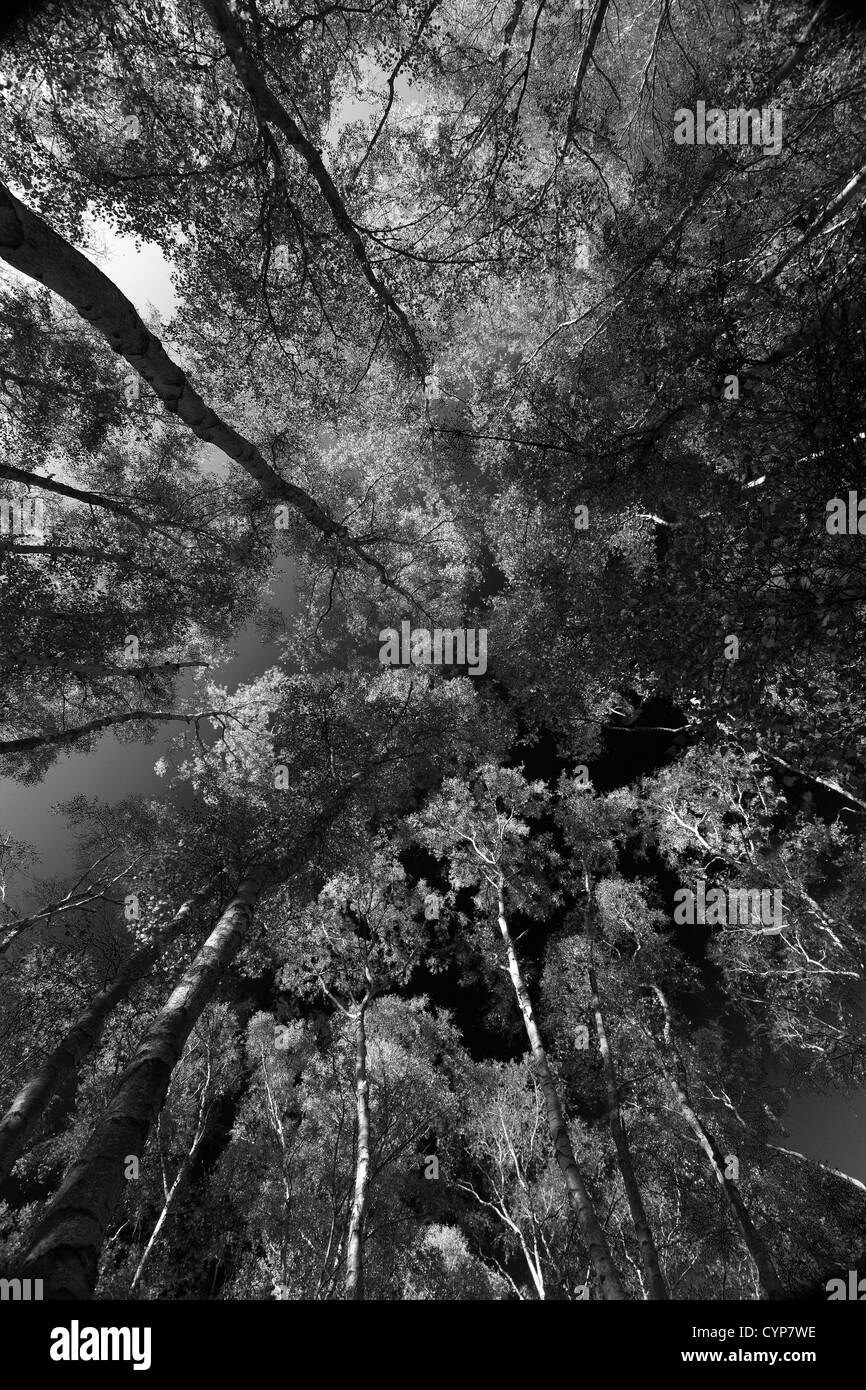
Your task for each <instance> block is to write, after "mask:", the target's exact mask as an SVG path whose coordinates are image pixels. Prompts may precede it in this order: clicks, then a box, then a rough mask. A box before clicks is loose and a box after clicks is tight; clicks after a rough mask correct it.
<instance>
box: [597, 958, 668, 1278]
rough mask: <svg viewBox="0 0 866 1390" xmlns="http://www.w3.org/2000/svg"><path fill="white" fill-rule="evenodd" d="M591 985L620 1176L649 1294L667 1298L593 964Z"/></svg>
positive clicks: (609, 1117)
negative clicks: (624, 1120)
mask: <svg viewBox="0 0 866 1390" xmlns="http://www.w3.org/2000/svg"><path fill="white" fill-rule="evenodd" d="M589 988H590V992H591V996H592V999H591V1002H592V1012H593V1016H594V1018H595V1031H596V1033H597V1035H598V1046H599V1049H600V1051H601V1063H602V1068H603V1071H604V1084H605V1089H606V1091H607V1118H608V1123H609V1125H610V1132H611V1135H612V1137H613V1143H614V1148H615V1149H616V1161H617V1164H618V1165H619V1171H620V1176H621V1177H622V1181H623V1186H624V1187H625V1191H626V1196H627V1197H628V1206H629V1211H630V1212H631V1219H632V1224H633V1225H634V1233H635V1236H636V1237H637V1244H638V1250H639V1251H640V1259H641V1264H642V1265H643V1268H644V1273H645V1274H646V1277H647V1284H648V1285H649V1296H650V1298H651V1299H667V1298H669V1297H670V1295H669V1294H668V1289H667V1285H666V1283H665V1281H664V1275H663V1274H662V1271H661V1266H660V1264H659V1257H658V1251H657V1250H656V1244H655V1241H654V1240H653V1234H652V1231H651V1230H650V1224H649V1221H648V1219H647V1214H646V1209H645V1207H644V1204H643V1197H642V1196H641V1190H640V1186H639V1184H638V1180H637V1177H636V1175H635V1171H634V1165H633V1163H632V1159H631V1150H630V1149H629V1143H628V1135H627V1133H626V1129H625V1125H624V1124H623V1119H622V1114H621V1111H620V1108H619V1086H618V1084H617V1078H616V1065H615V1063H614V1060H613V1054H612V1052H611V1050H610V1044H609V1043H608V1039H607V1030H606V1028H605V1026H604V1014H603V1013H602V1010H601V1000H600V998H599V993H598V980H597V979H596V974H595V970H594V969H593V968H592V967H591V966H590V969H589Z"/></svg>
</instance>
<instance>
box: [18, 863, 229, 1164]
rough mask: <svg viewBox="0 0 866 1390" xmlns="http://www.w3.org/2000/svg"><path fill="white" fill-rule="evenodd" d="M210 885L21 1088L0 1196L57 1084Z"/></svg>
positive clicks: (126, 970) (187, 904) (135, 958)
mask: <svg viewBox="0 0 866 1390" xmlns="http://www.w3.org/2000/svg"><path fill="white" fill-rule="evenodd" d="M213 884H214V880H213V879H211V880H210V882H208V883H206V884H205V885H204V886H203V887H202V888H200V889H199V890H198V892H197V893H194V894H193V896H192V897H191V898H188V899H187V901H186V902H185V903H184V904H183V906H182V907H180V908H178V910H177V912H176V913H175V915H174V917H173V918H172V920H171V921H170V922H169V923H167V925H166V926H165V927H164V928H163V929H162V931H161V932H159V933H158V934H157V936H156V937H155V938H154V940H153V941H152V942H151V944H150V945H149V946H146V947H144V949H143V950H141V951H136V953H135V955H134V956H133V957H132V958H131V960H129V961H127V963H126V965H125V966H124V967H123V969H122V970H121V971H119V973H118V974H117V975H116V976H115V978H114V979H113V980H112V982H111V984H110V985H107V986H106V988H105V989H103V990H101V991H100V993H99V994H97V995H96V997H95V999H92V1000H91V1002H90V1004H89V1005H88V1007H87V1008H86V1009H85V1011H84V1013H83V1014H80V1015H79V1017H78V1018H77V1019H76V1020H75V1022H74V1023H73V1025H72V1027H71V1028H70V1029H69V1031H68V1032H67V1033H66V1034H65V1035H64V1037H62V1038H61V1040H60V1042H59V1043H58V1044H57V1046H56V1047H55V1048H54V1050H53V1052H50V1053H49V1055H48V1056H47V1057H46V1059H45V1061H44V1062H43V1063H42V1065H41V1066H40V1067H39V1069H38V1070H37V1071H36V1072H35V1073H34V1075H33V1076H31V1077H30V1079H29V1081H27V1082H26V1084H25V1085H24V1086H22V1088H21V1090H20V1091H19V1092H18V1094H17V1096H16V1097H15V1099H14V1100H13V1102H12V1104H11V1105H10V1106H9V1109H8V1110H7V1111H6V1114H5V1115H4V1116H3V1118H2V1120H0V1190H2V1187H3V1184H4V1183H5V1182H6V1180H7V1178H8V1177H9V1174H10V1173H11V1171H12V1168H13V1167H14V1165H15V1163H16V1161H17V1159H18V1157H19V1155H20V1154H21V1151H22V1150H23V1148H24V1145H25V1144H26V1143H27V1141H28V1139H29V1138H30V1136H31V1134H32V1133H33V1131H34V1130H35V1128H36V1126H37V1125H38V1124H39V1121H40V1120H41V1119H42V1117H43V1115H44V1114H45V1110H46V1108H47V1106H48V1102H49V1101H50V1100H51V1097H52V1096H53V1095H55V1094H56V1092H57V1091H58V1090H59V1089H60V1087H61V1086H62V1085H63V1083H64V1082H65V1081H66V1080H68V1079H69V1078H70V1077H72V1076H74V1075H75V1073H76V1072H77V1071H78V1068H79V1067H80V1066H81V1063H82V1062H83V1061H84V1059H85V1057H87V1056H88V1054H89V1053H90V1052H92V1051H93V1048H94V1047H95V1046H96V1044H97V1042H98V1041H99V1036H100V1033H101V1032H102V1029H103V1026H104V1024H105V1020H106V1019H107V1018H108V1016H109V1014H110V1013H111V1011H112V1009H114V1007H115V1006H116V1005H117V1004H119V1003H120V1001H121V999H124V998H125V997H126V995H127V994H128V993H129V991H130V989H131V988H132V986H133V985H134V984H135V982H136V980H138V979H140V978H141V976H142V975H143V974H144V973H145V971H146V970H147V969H148V967H149V966H150V965H151V964H152V963H153V961H154V960H155V959H156V957H157V955H158V954H159V952H160V950H161V949H162V948H163V946H165V945H167V944H168V943H169V942H170V941H172V940H173V939H174V937H175V936H177V934H178V932H179V931H180V930H181V928H182V927H183V925H184V923H185V922H186V920H187V918H188V917H189V915H190V913H191V912H192V911H193V910H194V909H195V908H196V907H200V906H201V905H202V904H203V903H205V902H207V900H208V898H209V897H210V895H211V892H212V890H213Z"/></svg>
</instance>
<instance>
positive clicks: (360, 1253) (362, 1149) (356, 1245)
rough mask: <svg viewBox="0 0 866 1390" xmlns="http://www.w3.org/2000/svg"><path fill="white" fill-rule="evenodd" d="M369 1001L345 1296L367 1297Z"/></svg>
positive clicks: (358, 1089) (360, 1048) (359, 1038)
mask: <svg viewBox="0 0 866 1390" xmlns="http://www.w3.org/2000/svg"><path fill="white" fill-rule="evenodd" d="M366 1012H367V1001H366V1000H365V1001H364V1002H363V1003H362V1004H361V1005H360V1006H359V1008H358V1011H357V1013H356V1015H355V1106H356V1110H357V1130H358V1135H357V1146H356V1150H355V1194H354V1197H353V1199H352V1215H351V1218H350V1220H349V1240H348V1244H347V1247H346V1298H347V1299H362V1298H363V1297H364V1217H365V1216H366V1213H367V1188H368V1183H369V1177H370V1083H369V1081H368V1079H367V1028H366V1019H365V1015H366Z"/></svg>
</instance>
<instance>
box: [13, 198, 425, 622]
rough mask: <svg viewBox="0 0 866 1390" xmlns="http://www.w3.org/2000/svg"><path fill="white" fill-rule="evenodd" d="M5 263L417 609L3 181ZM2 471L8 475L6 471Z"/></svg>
mask: <svg viewBox="0 0 866 1390" xmlns="http://www.w3.org/2000/svg"><path fill="white" fill-rule="evenodd" d="M0 259H2V260H4V261H6V262H7V264H8V265H11V266H13V267H14V268H15V270H18V271H20V273H21V274H22V275H27V276H29V277H30V278H31V279H32V280H36V281H38V282H39V283H40V284H43V285H47V286H48V288H49V289H50V290H53V291H54V293H55V294H57V295H59V296H60V297H61V298H62V299H65V300H66V302H67V304H71V305H72V307H73V309H75V310H76V311H77V312H78V313H79V314H80V315H81V317H82V318H83V319H85V320H86V321H87V322H88V323H89V324H91V325H92V326H93V327H94V328H96V329H97V330H98V331H99V332H100V333H102V334H103V335H104V337H105V338H107V340H108V342H109V344H110V346H111V347H112V349H113V350H114V351H115V352H116V353H118V354H119V356H121V357H123V358H125V359H126V361H127V362H128V363H129V364H130V366H131V367H134V368H135V370H136V371H137V372H138V373H139V375H140V376H141V377H143V378H144V380H145V381H146V382H147V383H148V384H149V386H150V387H151V388H152V389H153V391H154V392H155V393H156V395H157V396H158V397H159V399H160V400H161V401H162V403H163V405H164V406H165V408H166V409H167V410H168V411H169V412H170V413H171V414H172V415H176V416H177V417H178V419H180V420H182V421H183V423H184V424H185V425H187V426H188V427H189V428H190V429H191V430H192V432H193V434H195V435H196V436H197V437H198V438H199V439H204V440H206V441H207V443H209V444H213V445H215V446H216V448H218V449H221V450H222V451H223V453H224V454H227V455H228V457H229V458H230V459H232V460H233V461H234V462H235V463H237V464H239V465H240V467H241V468H243V469H244V471H245V472H246V473H248V474H249V476H250V477H251V478H253V479H254V480H255V482H256V483H257V484H258V486H259V488H260V489H261V490H262V492H263V493H264V495H265V496H266V497H267V498H268V499H269V500H270V501H272V502H274V503H285V504H286V505H288V506H290V507H293V508H294V509H295V510H296V511H297V512H298V513H299V514H300V515H301V516H302V517H304V519H305V520H306V521H307V522H308V523H309V525H310V526H312V527H313V529H314V530H316V531H319V532H320V533H321V534H322V535H323V536H328V537H332V538H334V539H336V540H337V541H338V542H339V543H340V544H341V545H343V546H344V547H345V548H347V549H348V550H350V551H352V552H353V553H354V554H355V555H357V556H358V558H359V559H361V560H362V561H363V562H364V563H365V564H366V565H369V566H370V567H371V568H372V569H374V570H375V571H376V573H377V574H378V575H379V578H380V579H381V581H382V583H383V584H386V585H387V586H388V587H389V588H391V589H393V590H394V592H395V593H399V594H401V595H402V597H404V598H406V599H408V600H409V602H410V603H413V606H417V605H415V604H414V600H413V599H412V596H411V595H410V594H409V593H407V592H406V591H405V590H404V589H403V588H401V587H400V586H399V585H398V584H396V583H395V582H394V581H393V580H392V579H391V578H390V576H389V574H388V573H387V571H386V570H385V568H384V566H383V565H382V564H380V562H379V561H378V560H376V559H375V557H374V556H372V555H370V554H368V552H367V551H366V550H365V548H364V547H363V546H362V545H361V543H360V542H359V541H358V540H356V539H355V538H354V537H353V536H352V535H351V534H350V532H349V529H348V527H347V526H343V525H342V524H341V523H340V522H337V521H335V520H334V519H333V517H330V516H329V515H328V513H327V512H326V511H325V510H324V509H323V508H322V507H320V506H319V504H318V502H316V501H315V500H314V499H313V498H312V497H311V496H310V495H309V493H307V492H305V491H304V489H303V488H300V487H297V486H296V484H294V483H290V482H289V481H288V480H287V479H285V478H282V477H281V476H280V475H279V473H276V472H275V471H274V469H273V468H271V466H270V464H269V463H268V462H267V460H266V459H265V457H264V455H263V454H262V452H261V450H260V449H258V448H257V446H256V445H255V444H253V443H252V442H251V441H250V440H249V439H246V438H244V436H243V435H241V434H238V432H237V430H234V429H232V427H231V425H228V424H226V422H225V421H224V420H222V419H221V418H220V416H219V415H217V413H216V411H214V410H212V409H211V408H210V406H208V405H206V404H205V402H204V401H203V400H202V398H201V396H200V395H199V394H198V392H197V391H196V390H195V388H194V386H193V385H192V383H191V382H190V381H189V379H188V377H187V375H186V373H185V372H184V371H183V370H182V369H181V368H180V367H179V366H178V365H177V363H176V362H174V361H172V359H171V358H170V357H169V355H168V353H167V352H166V351H165V348H164V347H163V345H162V343H161V342H160V340H159V338H157V336H156V334H154V333H151V332H150V330H149V329H148V328H147V327H146V326H145V324H144V322H143V320H142V319H141V317H140V316H139V314H138V313H137V311H136V309H135V308H134V306H133V305H132V303H131V302H130V301H129V300H128V299H127V298H126V296H125V295H124V294H122V293H121V292H120V290H119V289H118V288H117V286H116V285H114V284H113V283H112V282H111V280H109V279H108V276H107V275H103V273H102V271H101V270H100V269H99V268H98V267H97V266H95V265H93V263H92V262H91V261H89V260H88V259H87V257H86V256H83V255H82V254H81V252H80V251H77V250H76V249H75V247H74V246H72V245H70V243H69V242H68V241H66V240H65V239H64V238H63V237H62V236H60V235H59V234H58V233H57V232H55V231H54V230H53V228H51V227H50V226H49V225H48V223H47V222H45V221H44V220H43V218H41V217H40V216H39V215H38V214H37V213H35V212H33V211H32V210H31V209H30V208H28V207H26V206H25V204H24V203H22V202H21V201H20V200H19V199H18V198H16V197H15V195H14V194H13V193H12V192H10V190H9V189H8V188H7V187H6V185H5V184H4V183H0ZM4 472H5V473H6V475H7V476H8V470H4Z"/></svg>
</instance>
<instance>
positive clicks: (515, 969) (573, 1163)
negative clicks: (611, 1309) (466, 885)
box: [498, 896, 628, 1299]
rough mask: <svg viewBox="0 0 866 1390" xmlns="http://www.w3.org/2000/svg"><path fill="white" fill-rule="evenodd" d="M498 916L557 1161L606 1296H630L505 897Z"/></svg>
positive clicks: (600, 1285)
mask: <svg viewBox="0 0 866 1390" xmlns="http://www.w3.org/2000/svg"><path fill="white" fill-rule="evenodd" d="M498 915H499V930H500V932H501V933H502V940H503V941H504V942H505V950H506V954H507V957H508V973H509V975H510V976H511V983H512V984H513V986H514V993H515V994H516V996H517V1002H518V1004H519V1005H520V1012H521V1013H522V1014H523V1022H524V1024H525V1026H526V1035H527V1037H528V1038H529V1046H530V1048H531V1050H532V1057H533V1060H534V1062H535V1070H536V1073H537V1075H538V1080H539V1083H540V1085H541V1090H542V1094H543V1095H544V1103H545V1108H546V1110H547V1124H548V1128H549V1130H550V1137H551V1139H552V1140H553V1147H554V1151H555V1154H556V1161H557V1163H558V1164H559V1169H560V1172H561V1173H562V1176H563V1179H564V1181H565V1186H566V1190H567V1192H568V1200H569V1202H570V1203H571V1206H572V1209H573V1210H574V1212H575V1215H576V1216H577V1222H578V1225H579V1227H580V1232H581V1235H582V1236H583V1239H584V1240H585V1242H586V1245H587V1249H588V1250H589V1257H590V1260H591V1261H592V1266H593V1269H594V1270H595V1272H596V1275H597V1276H598V1282H599V1287H600V1289H601V1294H602V1297H603V1298H606V1299H627V1298H628V1295H627V1294H626V1292H625V1289H624V1288H623V1286H622V1281H621V1279H620V1277H619V1273H618V1271H617V1268H616V1266H615V1265H614V1262H613V1259H612V1257H611V1253H610V1247H609V1246H608V1243H607V1239H606V1238H605V1234H604V1231H603V1230H602V1228H601V1224H600V1222H599V1219H598V1217H597V1216H596V1214H595V1208H594V1206H593V1204H592V1198H591V1197H590V1195H589V1193H588V1191H587V1189H586V1184H585V1183H584V1181H583V1178H582V1177H581V1174H580V1169H579V1168H578V1166H577V1160H576V1159H575V1157H574V1149H573V1148H572V1145H571V1139H570V1138H569V1135H568V1129H567V1127H566V1124H565V1121H564V1119H563V1117H562V1107H561V1105H560V1103H559V1095H558V1093H557V1090H556V1083H555V1082H554V1080H553V1076H552V1075H551V1071H550V1066H549V1064H548V1061H547V1053H546V1052H545V1050H544V1045H543V1043H542V1041H541V1034H540V1033H539V1031H538V1027H537V1025H536V1022H535V1015H534V1014H533V1012H532V1004H531V1003H530V1000H529V995H528V993H527V990H526V986H525V985H524V983H523V976H522V974H521V971H520V963H519V962H518V959H517V955H516V952H515V950H514V945H513V943H512V940H511V933H510V932H509V930H508V922H507V921H506V918H505V905H504V903H503V901H502V897H501V896H500V898H499V907H498Z"/></svg>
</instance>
